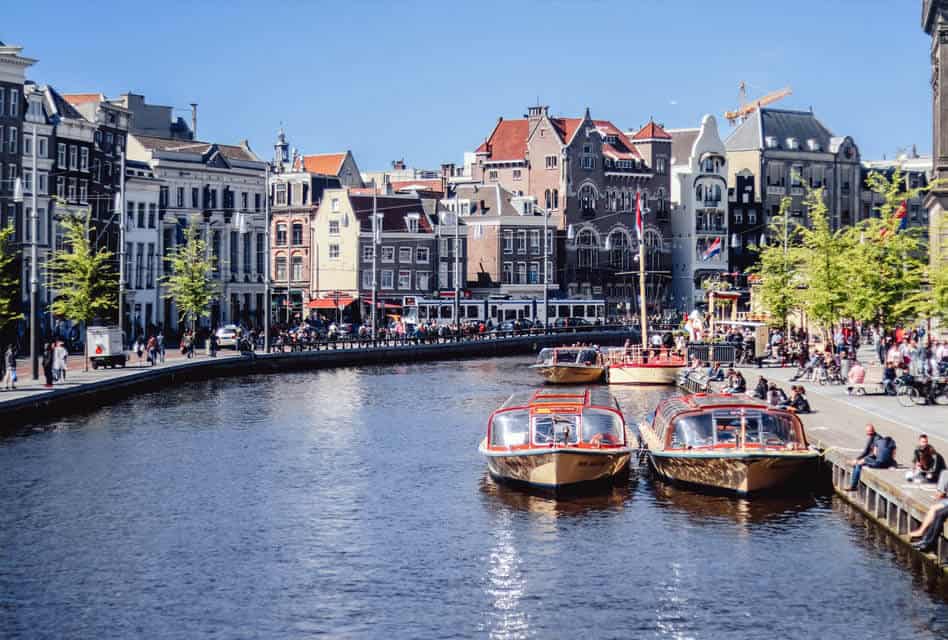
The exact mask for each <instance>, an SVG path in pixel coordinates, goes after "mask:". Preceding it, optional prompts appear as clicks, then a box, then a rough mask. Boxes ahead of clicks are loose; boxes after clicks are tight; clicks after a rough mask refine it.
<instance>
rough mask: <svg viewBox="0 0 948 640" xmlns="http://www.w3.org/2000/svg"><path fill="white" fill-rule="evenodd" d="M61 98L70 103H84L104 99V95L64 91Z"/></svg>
mask: <svg viewBox="0 0 948 640" xmlns="http://www.w3.org/2000/svg"><path fill="white" fill-rule="evenodd" d="M62 96H63V99H65V100H66V102H68V103H69V104H71V105H78V104H84V103H86V102H97V101H99V100H105V96H103V95H102V94H101V93H64V94H62Z"/></svg>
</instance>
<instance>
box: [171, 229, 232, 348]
mask: <svg viewBox="0 0 948 640" xmlns="http://www.w3.org/2000/svg"><path fill="white" fill-rule="evenodd" d="M165 261H166V262H167V263H168V266H169V267H170V273H169V274H168V275H167V276H165V278H164V281H163V284H164V287H165V291H166V292H165V294H164V297H165V298H168V299H171V300H174V303H175V305H176V306H177V307H178V313H179V314H180V316H181V320H182V321H183V322H187V323H189V324H190V326H191V329H192V330H193V329H194V323H195V321H196V320H197V319H198V318H202V317H203V318H206V317H208V316H210V315H211V303H212V302H213V301H214V300H215V299H216V298H217V293H218V292H217V286H216V284H215V282H214V280H213V277H212V276H213V273H214V262H213V260H212V259H211V256H209V255H208V253H207V243H205V241H204V240H202V239H201V237H200V235H199V234H198V230H197V228H196V227H195V226H194V225H193V224H192V225H188V227H187V228H186V229H185V232H184V244H179V245H177V246H175V247H174V248H173V249H172V250H171V252H170V255H169V256H168V257H167V258H165Z"/></svg>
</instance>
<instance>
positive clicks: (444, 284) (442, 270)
mask: <svg viewBox="0 0 948 640" xmlns="http://www.w3.org/2000/svg"><path fill="white" fill-rule="evenodd" d="M438 286H440V287H441V288H442V289H447V288H448V287H450V286H451V282H450V276H449V275H448V263H447V262H442V263H440V264H439V265H438Z"/></svg>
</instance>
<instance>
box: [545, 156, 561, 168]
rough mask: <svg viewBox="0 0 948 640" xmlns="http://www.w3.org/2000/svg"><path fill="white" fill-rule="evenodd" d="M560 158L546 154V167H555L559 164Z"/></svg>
mask: <svg viewBox="0 0 948 640" xmlns="http://www.w3.org/2000/svg"><path fill="white" fill-rule="evenodd" d="M559 161H560V159H559V158H558V157H556V156H547V157H546V168H547V169H556V167H557V166H558V165H559Z"/></svg>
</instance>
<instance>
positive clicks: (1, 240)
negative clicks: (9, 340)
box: [0, 225, 23, 344]
mask: <svg viewBox="0 0 948 640" xmlns="http://www.w3.org/2000/svg"><path fill="white" fill-rule="evenodd" d="M12 239H13V225H10V226H8V227H6V228H5V229H0V335H2V332H3V330H4V329H5V328H6V327H7V326H8V325H10V324H11V323H12V322H14V321H15V320H17V319H19V318H21V317H23V314H22V313H21V312H20V311H19V310H18V307H19V306H20V305H19V297H20V281H19V278H18V277H17V273H16V253H15V249H14V247H13V242H12ZM0 344H2V342H0Z"/></svg>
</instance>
